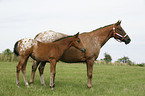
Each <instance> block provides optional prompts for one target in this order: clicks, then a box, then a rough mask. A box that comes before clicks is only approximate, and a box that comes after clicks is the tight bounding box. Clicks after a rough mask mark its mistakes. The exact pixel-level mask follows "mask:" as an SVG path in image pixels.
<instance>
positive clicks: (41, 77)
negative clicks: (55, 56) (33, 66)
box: [39, 62, 46, 86]
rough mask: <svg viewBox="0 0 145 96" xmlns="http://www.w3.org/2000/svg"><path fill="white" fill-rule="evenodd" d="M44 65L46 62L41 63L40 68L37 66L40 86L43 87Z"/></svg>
mask: <svg viewBox="0 0 145 96" xmlns="http://www.w3.org/2000/svg"><path fill="white" fill-rule="evenodd" d="M45 65H46V62H41V63H40V66H39V73H40V81H41V85H44V86H46V85H45V81H44V76H43V72H44V67H45Z"/></svg>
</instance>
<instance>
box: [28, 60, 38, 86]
mask: <svg viewBox="0 0 145 96" xmlns="http://www.w3.org/2000/svg"><path fill="white" fill-rule="evenodd" d="M39 63H40V62H38V61H36V60H35V61H34V62H33V65H32V73H31V80H30V84H33V82H34V78H35V72H36V69H37V67H38V65H39Z"/></svg>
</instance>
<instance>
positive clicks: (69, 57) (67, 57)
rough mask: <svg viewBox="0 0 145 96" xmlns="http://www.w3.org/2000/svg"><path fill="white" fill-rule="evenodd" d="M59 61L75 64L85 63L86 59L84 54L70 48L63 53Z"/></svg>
mask: <svg viewBox="0 0 145 96" xmlns="http://www.w3.org/2000/svg"><path fill="white" fill-rule="evenodd" d="M60 60H61V61H63V62H68V63H75V62H85V61H86V58H85V53H82V52H81V51H80V50H78V49H76V48H74V47H71V48H69V49H68V50H66V51H65V52H64V54H63V56H62V57H61V59H60Z"/></svg>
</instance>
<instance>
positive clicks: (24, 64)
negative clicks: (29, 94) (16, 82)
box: [21, 58, 29, 87]
mask: <svg viewBox="0 0 145 96" xmlns="http://www.w3.org/2000/svg"><path fill="white" fill-rule="evenodd" d="M27 61H28V58H26V59H25V62H24V63H23V65H22V68H21V70H22V73H23V78H24V82H25V85H26V86H27V87H29V84H28V82H27V79H26V74H25V73H26V65H27Z"/></svg>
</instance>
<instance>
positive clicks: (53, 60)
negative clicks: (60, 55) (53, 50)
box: [50, 59, 56, 90]
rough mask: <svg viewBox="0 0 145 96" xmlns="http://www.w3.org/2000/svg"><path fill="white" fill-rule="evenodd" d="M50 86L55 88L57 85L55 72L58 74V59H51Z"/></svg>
mask: <svg viewBox="0 0 145 96" xmlns="http://www.w3.org/2000/svg"><path fill="white" fill-rule="evenodd" d="M50 72H51V75H50V88H51V89H52V90H53V89H54V87H55V74H56V60H55V59H52V60H50Z"/></svg>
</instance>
